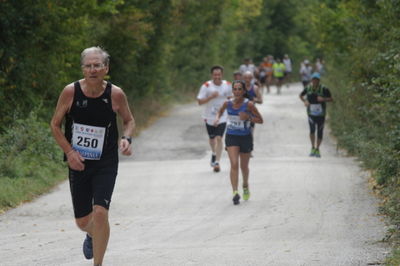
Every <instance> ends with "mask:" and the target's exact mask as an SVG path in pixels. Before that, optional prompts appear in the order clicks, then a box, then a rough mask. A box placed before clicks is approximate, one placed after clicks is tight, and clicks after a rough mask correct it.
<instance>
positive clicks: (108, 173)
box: [69, 159, 118, 218]
mask: <svg viewBox="0 0 400 266" xmlns="http://www.w3.org/2000/svg"><path fill="white" fill-rule="evenodd" d="M117 172H118V159H116V160H115V159H114V160H107V161H103V160H102V161H89V162H87V163H85V170H83V171H75V170H72V169H71V168H69V185H70V189H71V196H72V205H73V207H74V214H75V218H82V217H84V216H86V215H88V214H90V213H91V212H92V210H93V205H100V206H103V207H104V208H106V209H107V210H108V209H109V207H110V202H111V196H112V193H113V191H114V185H115V179H116V177H117Z"/></svg>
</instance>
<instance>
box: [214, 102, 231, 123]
mask: <svg viewBox="0 0 400 266" xmlns="http://www.w3.org/2000/svg"><path fill="white" fill-rule="evenodd" d="M227 106H228V101H225V102H224V104H223V105H222V106H221V108H219V110H218V112H217V116H216V117H215V121H214V125H218V123H219V119H220V117H221V116H222V114H223V113H224V112H225V109H226V107H227Z"/></svg>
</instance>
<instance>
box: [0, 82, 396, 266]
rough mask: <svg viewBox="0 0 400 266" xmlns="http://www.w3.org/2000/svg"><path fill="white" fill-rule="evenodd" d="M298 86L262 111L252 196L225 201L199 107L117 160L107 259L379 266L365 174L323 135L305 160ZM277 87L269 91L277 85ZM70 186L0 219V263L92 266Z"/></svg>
mask: <svg viewBox="0 0 400 266" xmlns="http://www.w3.org/2000/svg"><path fill="white" fill-rule="evenodd" d="M300 90H301V88H300V85H299V84H296V85H292V86H291V87H290V88H289V89H287V88H283V92H282V95H279V96H278V95H275V94H271V95H266V96H265V103H264V104H263V105H261V106H259V109H260V111H261V112H262V114H263V116H264V120H265V124H264V125H257V126H256V132H255V151H254V158H253V159H252V160H251V162H250V171H251V174H250V186H251V192H252V197H251V199H250V200H249V201H248V202H243V203H242V204H240V205H239V206H233V205H232V202H231V190H230V183H229V178H228V174H229V171H228V170H229V169H228V167H229V162H228V159H227V156H226V154H224V155H223V159H222V161H221V167H222V172H221V173H218V174H215V173H213V172H212V171H211V168H210V167H209V157H210V153H209V151H208V144H207V137H206V132H205V128H204V126H203V124H202V121H201V119H200V112H201V107H198V106H197V105H196V104H194V103H193V104H188V105H183V106H179V107H176V108H175V109H174V110H173V111H172V112H171V114H170V116H168V117H165V118H162V119H160V120H159V121H157V122H156V123H155V124H154V125H153V126H152V127H151V128H149V129H147V130H145V131H143V133H142V135H141V136H140V137H139V138H137V139H135V152H136V154H135V156H134V157H133V158H129V159H123V160H121V164H120V170H119V177H118V180H117V185H116V190H115V194H114V197H113V203H112V206H111V212H110V220H111V225H112V228H111V239H110V244H109V248H108V252H107V254H106V259H105V263H104V265H107V266H108V265H116V266H121V265H127V266H130V265H229V266H231V265H241V266H242V265H278V266H281V265H288V266H289V265H290V266H293V265H307V266H308V265H324V266H326V265H335V266H337V265H346V266H347V265H367V264H368V263H376V262H382V261H383V258H384V256H385V254H386V253H387V252H388V248H387V247H386V246H385V245H383V244H381V243H380V242H379V241H380V240H381V239H382V238H383V237H384V236H385V227H384V224H383V222H382V221H381V217H379V216H378V215H377V202H376V200H375V199H374V197H373V196H372V195H371V193H370V191H369V189H368V186H367V177H366V175H365V173H363V172H362V171H361V170H360V168H359V166H358V163H357V162H356V161H355V160H354V159H353V158H348V157H344V156H343V155H341V154H338V153H337V151H336V145H335V143H334V142H333V140H332V139H331V138H330V137H329V134H327V133H328V132H326V134H325V136H326V137H325V140H324V142H323V144H322V147H321V153H322V158H321V159H316V158H309V157H308V156H307V155H308V152H309V149H310V147H309V141H308V125H307V119H306V114H305V110H304V107H303V105H302V103H301V102H300V101H299V100H298V97H297V95H298V93H299V92H300ZM273 91H275V90H273ZM70 202H71V200H70V195H69V190H68V184H67V183H64V184H62V185H60V186H59V187H58V188H56V189H55V190H54V191H53V192H52V193H50V194H48V195H45V196H43V197H41V198H39V199H37V200H36V201H34V202H32V203H29V204H25V205H23V206H21V207H19V208H17V209H14V210H11V211H9V212H7V213H6V214H3V215H1V216H0V235H1V237H0V265H74V266H76V265H91V262H90V261H86V260H85V259H84V258H83V255H82V253H81V245H82V241H83V238H84V233H82V232H80V231H79V230H78V229H77V228H76V227H75V225H74V223H73V219H72V207H71V203H70Z"/></svg>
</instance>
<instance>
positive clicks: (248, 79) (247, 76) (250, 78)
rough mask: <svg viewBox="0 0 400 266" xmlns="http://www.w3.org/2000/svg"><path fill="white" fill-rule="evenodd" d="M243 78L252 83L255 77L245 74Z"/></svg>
mask: <svg viewBox="0 0 400 266" xmlns="http://www.w3.org/2000/svg"><path fill="white" fill-rule="evenodd" d="M243 79H244V81H246V83H247V84H250V82H251V80H252V79H253V77H252V76H251V75H244V76H243Z"/></svg>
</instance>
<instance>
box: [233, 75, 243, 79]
mask: <svg viewBox="0 0 400 266" xmlns="http://www.w3.org/2000/svg"><path fill="white" fill-rule="evenodd" d="M233 79H234V80H241V79H242V75H240V74H235V75H233Z"/></svg>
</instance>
